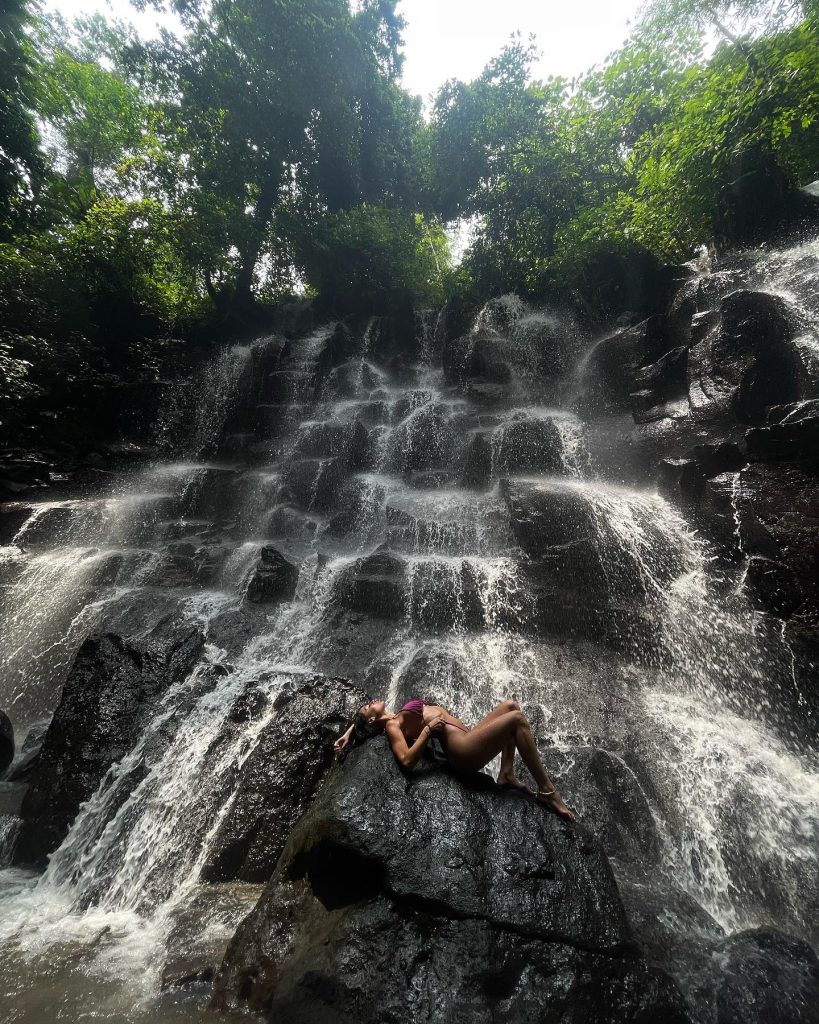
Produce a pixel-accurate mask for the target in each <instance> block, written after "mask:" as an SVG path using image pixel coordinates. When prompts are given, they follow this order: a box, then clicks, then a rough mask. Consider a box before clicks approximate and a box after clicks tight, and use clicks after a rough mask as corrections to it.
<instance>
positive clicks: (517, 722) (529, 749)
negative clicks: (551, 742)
mask: <svg viewBox="0 0 819 1024" xmlns="http://www.w3.org/2000/svg"><path fill="white" fill-rule="evenodd" d="M510 741H511V742H514V745H515V747H516V748H517V749H518V751H519V752H520V756H521V757H522V758H523V762H524V764H525V765H526V767H527V768H528V769H529V771H530V772H531V773H532V777H533V778H534V780H535V782H536V783H537V788H538V790H539V791H541V792H543V793H544V794H550V795H549V796H544V797H543V802H544V803H547V804H548V806H550V807H552V808H553V809H554V810H555V811H557V812H558V813H559V814H562V815H563V816H564V817H568V818H571V817H572V813H571V811H570V810H569V808H568V807H567V806H566V804H565V803H564V802H563V800H562V798H561V797H560V795H559V793H558V792H557V789H556V787H555V785H554V783H553V782H552V780H551V779H550V778H549V776H548V775H547V774H546V769H545V768H544V767H543V762H542V761H541V760H540V755H539V754H538V750H537V744H536V743H535V738H534V736H533V735H532V729H531V726H530V725H529V722H528V721H527V719H526V716H525V715H524V714H523V712H522V711H507V712H504V713H503V714H499V715H497V716H496V717H495V718H492V719H490V720H489V721H487V722H486V723H485V724H483V723H481V724H480V725H479V726H475V728H474V729H473V730H472V731H471V732H464V733H462V732H456V731H455V730H450V732H449V734H448V735H447V756H448V757H449V759H450V760H451V761H452V763H453V764H454V765H456V766H460V767H462V768H471V769H473V770H475V771H477V770H478V769H480V768H483V767H485V765H487V764H489V762H490V761H491V760H492V758H493V757H496V756H497V755H498V754H499V753H501V751H503V750H504V748H506V747H507V746H508V745H509V743H510ZM550 791H553V792H551V793H550Z"/></svg>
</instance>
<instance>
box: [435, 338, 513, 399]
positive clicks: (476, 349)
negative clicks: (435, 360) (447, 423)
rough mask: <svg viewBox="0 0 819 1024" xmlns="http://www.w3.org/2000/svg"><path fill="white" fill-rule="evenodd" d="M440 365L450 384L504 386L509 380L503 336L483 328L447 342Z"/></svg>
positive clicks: (510, 371)
mask: <svg viewBox="0 0 819 1024" xmlns="http://www.w3.org/2000/svg"><path fill="white" fill-rule="evenodd" d="M443 366H444V378H445V380H446V381H447V383H450V384H461V385H463V384H465V383H467V382H473V383H474V382H483V383H485V384H490V385H496V386H499V387H505V386H506V385H508V383H509V381H510V380H511V377H512V370H511V368H510V366H509V363H508V361H507V354H506V352H505V345H504V339H503V337H502V336H501V335H500V334H499V333H498V332H497V331H495V330H493V329H491V328H486V327H482V328H479V329H478V330H474V331H472V332H471V333H470V334H465V335H463V336H462V337H460V338H454V339H452V340H450V341H447V343H446V344H445V345H444V351H443Z"/></svg>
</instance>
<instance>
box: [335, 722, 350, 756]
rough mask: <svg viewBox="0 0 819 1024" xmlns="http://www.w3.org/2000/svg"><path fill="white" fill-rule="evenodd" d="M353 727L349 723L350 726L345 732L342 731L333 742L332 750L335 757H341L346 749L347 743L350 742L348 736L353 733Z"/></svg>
mask: <svg viewBox="0 0 819 1024" xmlns="http://www.w3.org/2000/svg"><path fill="white" fill-rule="evenodd" d="M354 728H355V726H353V725H351V726H350V728H349V729H348V730H347V731H346V732H343V733H342V734H341V735H340V736H339V738H338V739H337V740H336V741H335V743H334V744H333V750H335V752H336V756H337V757H341V755H342V754H343V753H344V751H345V750H346V748H347V744H348V743H349V742H350V737H351V736H352V735H353V729H354Z"/></svg>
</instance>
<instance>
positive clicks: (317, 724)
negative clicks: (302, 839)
mask: <svg viewBox="0 0 819 1024" xmlns="http://www.w3.org/2000/svg"><path fill="white" fill-rule="evenodd" d="M365 700H366V695H365V694H364V693H363V691H362V690H360V689H358V688H357V687H355V686H354V685H353V684H351V683H349V682H348V681H347V680H346V679H333V678H328V677H326V676H316V675H311V676H302V677H299V676H294V677H293V679H292V680H290V681H289V683H288V685H285V686H283V687H282V689H281V691H280V692H279V693H278V694H277V695H276V697H275V698H274V699H273V701H272V705H271V704H270V703H269V700H268V698H267V697H266V696H265V695H264V693H263V692H262V691H261V690H250V691H248V692H247V693H246V694H244V695H243V696H242V698H240V700H239V701H237V704H236V705H235V706H234V708H233V709H232V711H231V713H230V715H229V717H228V721H227V723H226V726H225V730H224V732H223V735H222V736H220V737H219V739H218V740H217V741H216V742H215V743H214V746H213V754H214V756H216V755H218V750H219V748H220V747H221V746H222V745H223V744H224V743H227V742H230V740H231V736H232V734H233V733H234V732H235V731H241V730H245V729H247V728H248V726H249V725H251V724H252V723H253V722H254V721H256V720H258V719H260V718H264V717H268V718H269V723H268V724H267V725H266V726H265V727H264V729H263V730H262V732H261V734H260V735H259V737H258V740H257V742H256V745H255V747H254V748H253V752H252V753H251V754H250V755H249V756H248V757H247V758H246V760H245V761H243V763H242V765H241V767H240V768H239V769H238V770H237V773H236V777H235V779H234V781H233V785H232V787H231V797H230V806H229V807H228V809H227V811H226V812H225V814H224V815H223V816H222V819H221V823H220V825H219V828H218V830H217V831H216V834H215V835H214V836H213V838H212V839H211V841H210V843H209V847H208V853H207V858H206V860H205V863H204V865H203V867H202V873H201V877H202V879H203V881H206V882H224V881H229V880H231V879H241V880H242V881H243V882H266V881H267V880H268V879H269V878H270V876H271V875H272V874H273V869H274V868H275V866H276V861H277V860H278V859H279V854H280V853H281V852H282V849H283V848H284V844H285V841H286V839H287V836H288V833H289V832H290V830H291V829H292V827H293V826H294V825H295V823H296V822H297V821H298V819H299V817H300V816H301V815H302V814H303V813H304V811H305V809H306V808H307V807H308V806H309V804H310V801H311V800H312V798H313V796H314V794H315V793H316V791H317V789H318V787H319V786H320V784H321V782H322V780H323V779H324V776H325V774H326V772H327V769H328V768H329V767H330V765H331V764H332V763H333V756H334V755H333V743H334V742H335V740H336V739H337V737H338V736H339V735H340V734H341V732H342V731H343V729H344V727H345V725H346V724H348V723H349V722H350V721H351V720H352V718H353V715H354V714H355V711H356V709H357V708H359V707H360V706H361V705H362V704H363V703H364V701H365ZM271 712H272V717H271Z"/></svg>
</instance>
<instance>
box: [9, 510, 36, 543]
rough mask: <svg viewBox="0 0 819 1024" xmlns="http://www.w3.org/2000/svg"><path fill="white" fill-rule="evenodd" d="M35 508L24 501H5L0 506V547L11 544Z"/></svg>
mask: <svg viewBox="0 0 819 1024" xmlns="http://www.w3.org/2000/svg"><path fill="white" fill-rule="evenodd" d="M36 508H37V506H36V505H32V504H30V503H29V502H26V501H6V502H3V504H2V505H0V545H6V544H11V542H12V541H13V540H14V538H15V537H16V535H17V533H18V531H19V530H20V528H21V527H22V526H23V524H24V523H25V522H27V521H28V520H29V519H30V518H31V516H32V514H33V512H34V511H35V509H36Z"/></svg>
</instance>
